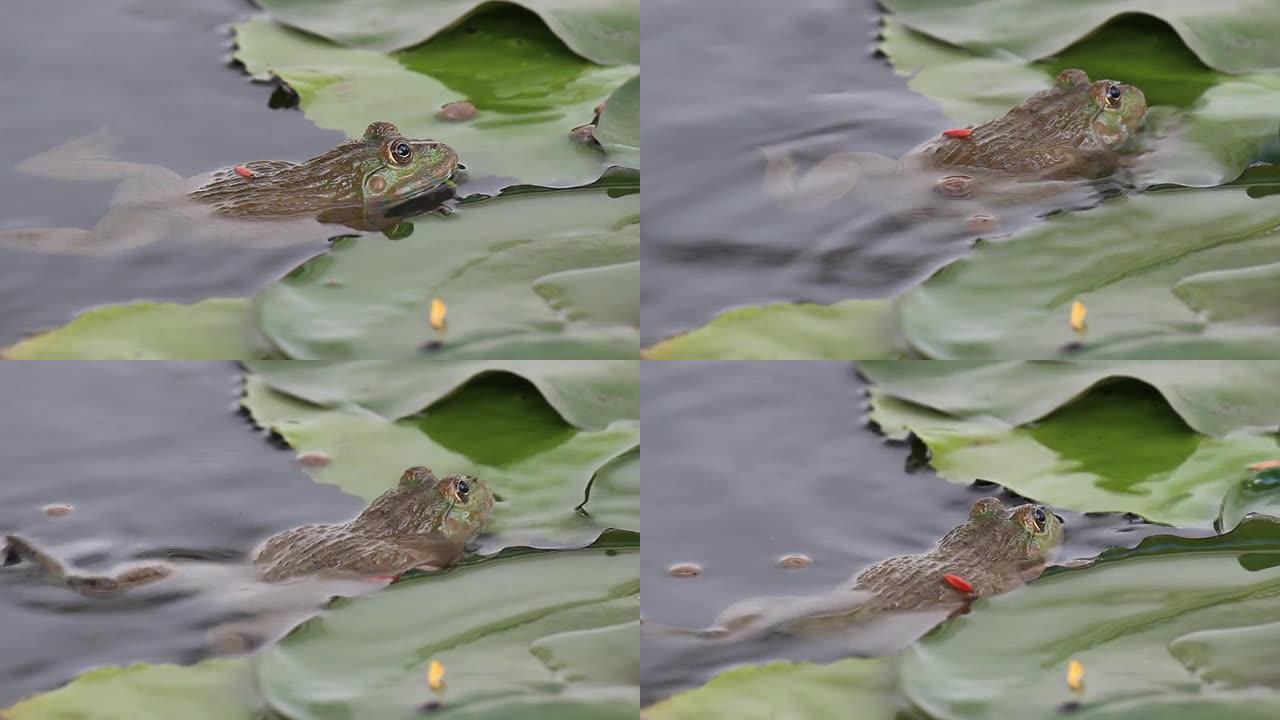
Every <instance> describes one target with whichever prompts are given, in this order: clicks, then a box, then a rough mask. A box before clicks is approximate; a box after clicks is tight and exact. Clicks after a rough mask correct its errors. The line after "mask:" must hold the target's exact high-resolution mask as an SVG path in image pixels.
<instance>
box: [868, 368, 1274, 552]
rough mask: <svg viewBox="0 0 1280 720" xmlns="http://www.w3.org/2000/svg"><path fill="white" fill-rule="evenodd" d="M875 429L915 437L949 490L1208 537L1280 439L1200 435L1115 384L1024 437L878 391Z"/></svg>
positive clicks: (1140, 393) (1163, 406) (984, 419)
mask: <svg viewBox="0 0 1280 720" xmlns="http://www.w3.org/2000/svg"><path fill="white" fill-rule="evenodd" d="M871 397H872V412H871V415H870V419H871V420H872V421H873V422H875V423H876V424H877V425H879V426H880V428H881V430H882V431H883V432H884V433H885V434H886V435H887V436H889V437H891V438H903V437H905V436H906V435H907V433H908V432H910V433H914V434H915V435H916V436H917V437H918V438H920V440H922V441H923V442H924V443H925V445H926V446H928V448H929V451H930V453H931V458H930V463H931V465H932V466H933V467H934V469H936V470H937V472H938V474H939V475H940V476H941V477H943V478H945V479H947V480H950V481H951V482H955V483H960V484H968V483H971V482H973V481H974V480H978V479H982V480H988V481H991V482H996V483H999V484H1001V485H1004V486H1006V487H1009V488H1011V489H1012V490H1014V491H1016V492H1018V493H1019V494H1021V495H1024V496H1026V497H1030V498H1035V499H1036V500H1038V501H1040V502H1044V503H1048V504H1050V505H1053V506H1055V507H1061V508H1067V509H1071V510H1077V511H1080V512H1132V513H1136V514H1138V515H1141V516H1143V517H1145V518H1147V519H1149V520H1153V521H1155V522H1162V523H1169V524H1172V525H1178V526H1181V527H1196V528H1209V527H1211V526H1212V525H1213V522H1214V520H1215V519H1216V518H1217V516H1218V512H1219V506H1220V505H1221V502H1222V498H1223V496H1224V494H1226V492H1227V491H1228V490H1229V489H1230V488H1231V487H1232V486H1233V485H1234V484H1235V483H1236V482H1238V481H1239V480H1240V478H1241V475H1242V473H1243V472H1244V469H1245V468H1246V467H1247V466H1249V465H1251V464H1253V463H1255V462H1258V461H1261V460H1268V459H1271V458H1274V457H1277V453H1278V452H1280V437H1278V436H1277V435H1275V434H1253V433H1249V432H1244V431H1241V432H1236V433H1232V434H1230V435H1227V436H1225V437H1221V438H1217V437H1209V436H1205V435H1201V434H1199V433H1196V432H1195V431H1193V430H1192V429H1191V428H1189V427H1187V425H1186V424H1185V423H1184V422H1183V421H1182V418H1181V417H1179V416H1178V414H1177V413H1175V412H1173V411H1172V409H1170V407H1169V405H1168V403H1167V402H1166V401H1165V399H1164V398H1163V397H1162V396H1161V395H1160V394H1158V393H1156V392H1155V391H1154V390H1153V389H1152V388H1151V386H1148V385H1145V384H1141V383H1135V382H1132V381H1129V382H1123V381H1122V382H1113V383H1108V384H1106V385H1102V386H1097V387H1094V388H1093V389H1091V390H1090V391H1088V392H1087V393H1085V394H1084V395H1083V396H1082V397H1079V398H1078V399H1076V400H1075V401H1074V402H1071V403H1070V404H1067V405H1065V406H1064V407H1062V408H1060V409H1058V410H1056V411H1054V412H1052V413H1051V414H1049V415H1047V416H1045V417H1043V418H1041V419H1040V420H1039V421H1038V422H1036V423H1035V424H1034V425H1033V426H1030V427H1019V426H1017V425H1015V424H1012V423H1009V422H1006V421H1004V420H1001V419H999V418H997V417H995V416H993V415H989V414H975V415H965V416H954V415H948V414H944V413H942V412H938V411H936V410H933V409H930V408H927V407H924V406H921V405H917V404H914V403H911V402H907V401H905V400H901V399H898V398H896V397H894V396H892V395H890V394H888V393H886V392H885V391H882V390H880V389H874V388H873V389H872V393H871Z"/></svg>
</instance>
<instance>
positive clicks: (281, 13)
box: [255, 0, 640, 65]
mask: <svg viewBox="0 0 1280 720" xmlns="http://www.w3.org/2000/svg"><path fill="white" fill-rule="evenodd" d="M255 2H257V3H258V4H259V5H261V6H262V7H263V8H264V9H265V10H267V11H268V12H270V13H271V15H272V16H273V17H275V18H276V19H277V20H280V21H281V22H284V23H288V24H289V25H293V26H294V27H298V28H301V29H303V30H306V31H307V32H309V33H313V34H315V35H320V36H321V37H327V38H329V39H331V40H334V41H336V42H339V43H342V44H344V45H351V46H354V47H366V48H373V49H375V50H383V51H388V52H389V51H391V50H399V49H401V48H407V47H409V46H411V45H417V44H418V43H420V42H422V41H424V40H428V39H430V38H432V37H433V36H435V35H436V34H437V33H440V32H442V31H445V30H447V29H448V28H452V27H454V26H456V25H457V24H458V23H459V22H460V21H462V20H464V19H466V18H468V17H469V16H470V15H471V14H472V13H474V12H475V11H476V10H477V9H478V8H481V7H483V6H488V5H491V4H492V3H491V2H489V1H488V0H431V2H416V1H415V0H255ZM510 2H511V4H513V5H518V6H519V7H523V8H527V9H528V10H531V11H533V12H534V13H537V16H538V17H539V18H541V19H542V21H543V22H544V23H546V25H547V27H548V28H549V29H550V30H551V31H552V32H554V33H555V34H556V36H557V37H559V38H560V40H562V41H563V42H564V44H565V45H567V46H569V48H570V49H571V50H573V51H574V52H576V53H578V54H579V55H581V56H582V57H585V58H587V59H588V60H591V61H593V62H597V63H601V64H604V65H621V64H626V63H639V62H640V3H639V0H598V1H596V2H589V3H583V2H582V0H510Z"/></svg>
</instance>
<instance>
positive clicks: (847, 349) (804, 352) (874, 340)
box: [644, 299, 905, 360]
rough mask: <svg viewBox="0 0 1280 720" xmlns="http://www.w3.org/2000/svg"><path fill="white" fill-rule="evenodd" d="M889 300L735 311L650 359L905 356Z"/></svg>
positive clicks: (658, 349) (665, 345) (659, 348)
mask: <svg viewBox="0 0 1280 720" xmlns="http://www.w3.org/2000/svg"><path fill="white" fill-rule="evenodd" d="M892 323H893V314H892V307H891V305H890V302H889V301H888V300H879V299H876V300H846V301H845V302H841V303H836V304H834V305H814V304H809V303H776V304H773V305H765V306H762V307H745V308H738V309H736V310H730V311H728V312H726V313H724V314H722V315H720V316H719V317H717V318H716V319H715V320H712V321H711V322H710V323H708V324H707V325H705V326H703V327H701V328H698V329H697V330H693V331H690V332H687V333H683V334H680V335H676V336H674V337H671V338H668V339H666V340H663V341H661V342H659V343H656V344H654V345H653V346H652V347H649V348H647V349H646V350H645V351H644V356H645V357H646V358H648V359H651V360H715V359H723V360H729V359H733V360H784V359H795V360H816V359H823V358H827V359H844V360H847V359H853V358H857V359H863V358H885V357H901V356H902V355H904V354H905V350H904V349H903V348H901V347H900V346H899V344H898V343H896V342H895V338H894V331H893V329H892Z"/></svg>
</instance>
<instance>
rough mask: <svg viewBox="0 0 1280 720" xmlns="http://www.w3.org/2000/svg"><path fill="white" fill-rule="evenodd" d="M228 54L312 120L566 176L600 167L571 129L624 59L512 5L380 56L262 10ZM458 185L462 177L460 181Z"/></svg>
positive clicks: (473, 162)
mask: <svg viewBox="0 0 1280 720" xmlns="http://www.w3.org/2000/svg"><path fill="white" fill-rule="evenodd" d="M236 43H237V46H238V49H237V51H236V55H235V57H236V59H237V60H239V61H240V62H242V63H244V66H245V68H246V69H247V70H248V72H249V73H250V74H251V75H253V76H254V77H256V78H259V79H266V78H269V77H272V76H274V77H278V78H280V79H281V80H283V81H284V82H286V83H288V84H289V85H290V87H292V88H293V89H294V90H295V91H297V93H298V98H299V107H301V108H302V111H303V112H304V113H305V114H306V115H307V117H308V118H310V119H311V121H312V122H314V123H315V124H317V125H319V126H320V127H325V128H333V129H335V130H341V131H343V132H345V133H347V134H348V135H349V136H352V137H358V136H359V135H360V134H361V133H363V132H364V129H365V127H366V126H367V125H368V124H369V123H370V122H372V121H374V120H387V121H390V122H393V123H395V124H396V125H397V126H398V127H399V128H400V130H401V131H402V132H404V133H405V134H406V135H407V136H410V137H429V138H434V139H437V140H440V141H443V142H446V143H448V144H449V145H450V146H452V147H453V148H454V149H455V150H457V151H458V154H459V156H460V157H461V159H462V162H463V163H464V164H466V166H467V168H468V170H469V172H470V173H471V174H472V177H479V176H484V175H500V176H510V177H516V178H519V179H520V180H522V181H524V182H528V183H537V184H541V185H549V186H557V187H569V186H574V185H580V184H582V183H586V182H591V181H592V180H595V179H596V178H598V177H599V176H600V174H601V172H603V170H604V169H605V167H606V166H607V164H608V163H607V162H606V158H604V157H602V156H601V154H600V152H599V151H597V150H594V149H592V148H589V147H585V146H583V145H580V144H578V143H574V142H573V141H572V140H571V139H570V138H569V130H570V129H571V128H572V127H574V126H575V125H578V124H581V123H582V122H584V120H583V119H582V118H588V119H589V118H591V116H592V113H593V112H594V110H595V107H596V105H598V104H599V103H600V102H601V101H602V100H604V99H605V98H606V97H608V95H609V94H610V93H611V92H612V91H613V90H614V89H615V88H617V87H618V86H619V85H621V84H622V83H624V82H626V81H627V80H628V79H630V78H631V77H633V76H634V75H635V73H636V68H635V67H634V66H626V67H600V66H598V65H593V64H591V63H588V62H585V61H583V60H581V59H580V58H578V57H576V56H574V55H573V54H572V53H569V52H568V51H566V50H565V49H564V47H563V46H561V45H560V43H559V42H558V41H557V40H556V39H555V37H554V36H552V35H551V34H550V33H548V32H547V30H546V28H545V27H542V26H541V25H539V24H538V23H529V22H527V21H526V18H524V17H522V16H519V15H512V13H510V12H501V11H499V12H491V13H485V14H483V15H480V16H477V17H475V18H472V19H470V20H468V21H467V22H466V23H464V24H463V25H462V26H459V27H456V28H453V29H451V30H449V31H447V32H445V33H443V34H442V35H440V36H439V37H437V38H436V39H434V40H433V41H432V42H430V43H427V44H426V45H422V46H421V47H417V48H414V49H412V50H407V51H404V52H400V53H397V54H395V55H391V56H388V55H384V54H383V53H381V52H375V51H373V50H359V49H351V48H344V47H342V46H339V45H334V44H333V43H331V42H329V41H327V40H324V39H321V38H318V37H316V36H314V35H307V34H304V33H301V32H298V31H296V30H291V29H289V28H287V27H284V26H282V25H279V24H277V23H274V22H271V21H269V20H265V19H262V18H256V19H252V20H249V21H246V22H243V23H241V24H239V25H237V26H236ZM458 100H467V101H469V102H470V103H472V104H473V105H474V106H475V107H476V110H477V114H476V115H475V117H473V118H471V119H470V120H467V121H465V122H454V121H450V120H447V119H444V118H441V117H439V111H440V108H441V107H442V106H443V105H445V104H447V103H451V102H455V101H458ZM465 187H466V186H465V185H464V186H463V188H464V189H465Z"/></svg>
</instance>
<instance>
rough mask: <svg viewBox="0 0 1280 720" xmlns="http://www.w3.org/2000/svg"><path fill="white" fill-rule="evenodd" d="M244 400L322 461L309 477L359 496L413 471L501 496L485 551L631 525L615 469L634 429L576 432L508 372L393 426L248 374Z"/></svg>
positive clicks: (624, 483) (635, 513)
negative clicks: (465, 477) (463, 477)
mask: <svg viewBox="0 0 1280 720" xmlns="http://www.w3.org/2000/svg"><path fill="white" fill-rule="evenodd" d="M243 404H244V406H245V407H246V408H247V409H248V410H249V412H250V413H251V414H252V416H253V419H254V421H255V422H257V423H258V424H259V425H261V426H263V427H266V428H270V429H271V430H273V431H275V432H277V433H279V434H280V436H281V437H282V438H284V440H285V441H286V442H287V443H289V445H290V446H292V447H293V448H294V449H295V450H297V451H298V452H299V453H321V454H323V456H325V457H327V459H328V462H327V463H326V464H324V465H323V466H320V467H315V466H308V467H306V470H307V472H308V473H309V474H310V475H311V477H312V478H313V479H315V480H316V481H318V482H324V483H330V484H333V485H337V486H338V487H340V488H342V489H343V490H345V491H347V492H349V493H351V494H353V495H356V496H359V497H361V498H364V499H365V500H366V501H368V500H372V499H373V498H375V497H377V496H378V495H379V494H381V493H382V492H384V491H385V490H387V489H388V488H390V487H391V486H392V485H394V483H395V482H396V479H397V478H399V476H400V473H401V472H403V470H404V468H406V467H409V466H411V465H426V466H428V467H430V468H432V469H433V470H435V471H436V473H437V474H438V475H439V474H445V473H468V474H471V475H475V476H477V477H479V478H481V479H483V480H484V481H485V482H486V483H488V484H489V486H490V487H491V488H493V490H494V492H495V493H497V494H498V495H499V496H500V497H501V498H502V502H500V503H498V505H497V506H496V507H495V509H494V515H493V519H492V521H491V522H490V526H489V531H490V532H491V533H495V534H496V535H495V536H494V537H492V538H489V539H488V540H487V545H486V548H487V549H490V550H493V549H498V548H501V547H507V546H512V545H529V546H534V547H574V546H582V545H585V544H587V543H589V542H591V541H592V540H594V539H595V538H597V537H599V535H600V533H601V532H603V531H604V530H606V529H608V528H620V529H628V530H639V527H640V486H639V481H638V478H629V477H628V475H627V474H626V473H627V472H628V470H627V468H626V467H625V465H624V466H622V467H617V465H619V461H620V460H622V459H624V458H625V456H628V455H635V454H638V452H639V445H640V427H639V423H638V422H637V421H634V420H619V421H615V422H613V423H610V424H609V425H608V426H606V427H605V428H604V429H602V430H597V431H590V432H589V431H583V430H578V429H576V428H574V427H573V426H571V425H569V424H568V423H566V422H565V421H564V419H563V418H562V417H561V416H560V414H559V413H558V412H556V410H555V409H554V408H553V407H551V406H550V405H549V404H547V401H546V400H545V399H543V397H542V395H541V394H540V393H539V392H538V391H537V389H536V388H534V387H533V386H532V385H530V384H529V383H528V381H525V380H522V379H520V378H518V377H515V376H513V375H508V374H496V375H485V376H481V377H479V378H476V379H474V380H472V381H471V382H470V383H468V384H467V385H466V386H465V387H463V388H462V390H460V391H458V392H455V393H454V394H452V395H450V396H448V397H446V398H445V399H443V400H440V401H438V402H436V403H435V404H434V405H432V406H431V408H430V409H429V410H428V411H427V412H425V413H422V414H418V415H411V416H408V417H405V418H403V419H400V420H395V421H392V420H388V419H386V418H383V417H380V416H377V415H374V414H373V413H370V412H368V411H366V410H362V409H359V408H355V409H352V410H351V411H347V410H337V409H327V408H322V407H318V406H315V405H312V404H310V403H306V402H303V401H300V400H296V399H294V398H291V397H289V396H287V395H283V394H281V393H278V392H275V391H274V390H271V389H270V388H269V387H268V386H267V385H266V383H265V382H264V381H263V380H262V379H260V378H258V377H256V376H253V375H250V376H248V378H247V380H246V393H245V398H244V401H243ZM611 466H613V467H611ZM597 476H603V479H600V478H599V477H597ZM593 478H595V480H593Z"/></svg>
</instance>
